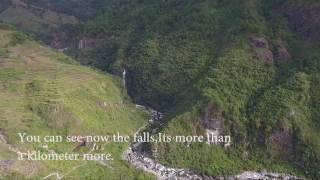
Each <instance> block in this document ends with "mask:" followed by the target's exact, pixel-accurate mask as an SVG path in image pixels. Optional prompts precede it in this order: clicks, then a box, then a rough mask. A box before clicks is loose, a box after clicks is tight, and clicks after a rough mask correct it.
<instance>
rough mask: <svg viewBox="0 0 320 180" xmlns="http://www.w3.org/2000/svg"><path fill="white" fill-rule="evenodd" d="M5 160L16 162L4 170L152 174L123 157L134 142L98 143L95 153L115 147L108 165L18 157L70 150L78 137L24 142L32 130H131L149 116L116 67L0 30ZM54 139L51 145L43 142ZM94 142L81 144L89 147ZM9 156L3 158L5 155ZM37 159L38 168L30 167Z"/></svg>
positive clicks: (71, 175) (32, 174) (36, 174)
mask: <svg viewBox="0 0 320 180" xmlns="http://www.w3.org/2000/svg"><path fill="white" fill-rule="evenodd" d="M0 42H1V43H0V48H1V49H4V51H5V52H6V53H7V55H6V57H1V58H0V127H1V128H0V135H1V141H2V140H3V138H5V140H6V141H7V143H2V142H1V143H0V160H8V161H5V162H8V163H11V164H12V165H10V167H9V168H8V169H5V170H3V169H1V170H0V174H1V176H0V178H5V179H6V178H8V179H24V178H28V179H41V178H42V177H45V176H47V175H49V174H50V173H54V172H58V173H59V174H60V175H62V176H64V177H65V178H66V179H102V178H105V177H108V178H110V179H121V178H130V179H153V177H152V176H149V175H146V174H145V173H143V172H142V171H139V170H136V169H134V168H131V167H130V166H128V165H127V164H126V162H124V161H123V160H122V153H123V152H124V150H126V148H127V147H128V145H129V144H123V143H109V144H99V143H98V144H97V145H98V146H100V147H101V148H100V149H98V150H95V151H94V152H93V153H111V154H112V156H113V158H114V161H109V162H108V164H107V165H106V166H103V165H100V164H99V163H98V162H95V161H63V162H62V161H18V160H17V154H16V152H15V151H22V152H26V151H28V150H39V151H41V152H48V151H55V152H57V153H65V152H67V153H71V152H73V150H74V149H75V147H77V146H78V145H79V144H78V143H47V144H46V143H44V142H42V143H20V142H19V136H18V134H17V133H19V132H25V133H27V134H30V135H40V136H45V135H63V136H67V135H108V134H114V133H116V132H119V133H120V134H123V135H130V134H133V133H134V132H135V131H137V129H138V128H140V127H141V126H143V124H144V123H145V121H146V120H147V118H148V115H147V114H145V112H141V111H140V110H138V109H136V108H135V106H134V105H133V104H132V103H131V102H130V100H129V98H128V97H127V95H126V94H125V93H124V91H123V88H122V87H121V82H120V80H119V79H118V78H117V77H115V76H111V75H107V74H105V73H102V72H99V71H96V70H93V69H91V68H86V67H83V66H80V65H77V63H75V62H74V60H72V59H71V58H69V57H67V56H65V55H63V54H59V53H57V52H54V51H53V50H51V49H49V48H45V47H42V46H41V45H39V44H37V43H35V42H33V41H31V40H29V39H28V38H27V39H26V38H25V35H23V34H21V33H17V32H13V31H8V30H0ZM12 42H14V43H12ZM45 145H48V148H45ZM91 146H92V145H89V146H87V147H82V148H81V149H80V150H79V153H80V154H82V153H87V152H89V151H90V149H91ZM3 162H4V161H3ZM29 167H32V168H29Z"/></svg>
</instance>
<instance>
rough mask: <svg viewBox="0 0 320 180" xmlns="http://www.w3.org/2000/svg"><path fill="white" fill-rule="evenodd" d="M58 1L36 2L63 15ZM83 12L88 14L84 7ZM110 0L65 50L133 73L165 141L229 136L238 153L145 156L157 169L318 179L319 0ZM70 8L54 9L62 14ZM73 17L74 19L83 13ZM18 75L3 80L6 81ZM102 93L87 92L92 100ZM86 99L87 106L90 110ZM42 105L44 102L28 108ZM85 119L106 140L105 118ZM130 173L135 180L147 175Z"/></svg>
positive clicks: (175, 148) (165, 149)
mask: <svg viewBox="0 0 320 180" xmlns="http://www.w3.org/2000/svg"><path fill="white" fill-rule="evenodd" d="M24 2H26V1H24ZM62 2H63V1H55V2H54V1H48V2H41V1H36V0H33V1H30V3H31V4H33V5H36V6H39V7H45V8H48V9H50V10H57V7H59V5H61V3H62ZM94 2H95V1H88V3H89V4H90V3H93V4H94ZM70 3H71V2H70ZM72 3H74V2H72ZM72 3H71V4H72ZM78 3H80V4H81V5H80V4H79V6H80V7H83V6H82V5H84V4H82V1H81V2H78ZM105 3H106V4H104V5H101V9H100V8H99V9H98V10H97V11H96V12H92V14H94V15H93V16H94V17H93V16H90V18H87V19H86V18H83V19H85V20H83V19H82V18H80V17H79V16H78V17H79V18H80V23H79V24H76V25H74V26H73V27H72V28H71V31H72V33H70V34H72V37H71V39H72V40H71V41H72V42H69V44H72V45H71V46H69V47H68V48H69V49H68V50H67V52H66V53H68V54H70V55H72V56H75V57H76V60H78V61H79V62H80V63H82V64H86V65H90V66H94V67H96V68H99V69H101V70H103V71H107V72H111V73H113V74H118V75H120V74H121V73H122V72H123V70H124V69H126V71H127V76H126V78H127V82H126V86H127V87H128V93H129V95H130V96H131V97H132V98H133V100H134V101H135V102H137V103H141V104H145V105H148V106H150V107H153V108H155V109H158V110H160V111H162V112H164V113H165V121H166V124H165V126H164V127H163V128H162V129H161V132H162V133H167V134H169V135H204V134H206V132H207V131H208V130H210V131H215V132H218V133H219V134H220V135H230V136H231V137H232V144H231V146H224V145H223V144H222V145H207V144H203V143H192V144H181V143H167V144H150V146H148V148H149V150H152V151H155V150H156V151H157V152H158V155H157V157H155V159H156V160H157V161H159V162H160V163H162V164H164V165H167V166H168V167H177V168H186V169H191V170H193V171H195V172H198V173H203V174H206V175H209V176H229V175H233V174H237V173H240V172H242V171H246V170H252V171H264V170H267V171H269V172H278V173H281V172H284V173H288V174H292V175H297V176H299V177H305V178H307V179H319V178H320V174H319V172H320V169H319V161H320V154H319V152H320V134H319V128H320V121H319V120H320V112H319V110H320V94H319V89H320V87H319V79H320V74H319V72H320V63H319V62H320V54H319V52H320V44H319V42H320V41H319V40H320V33H319V32H318V29H319V27H320V13H319V12H320V4H319V1H317V0H308V1H302V0H292V1H289V0H262V1H257V0H234V1H226V0H198V1H195V0H157V1H156V0H108V1H105ZM62 4H63V3H62ZM68 8H70V7H69V5H68V6H66V7H65V9H64V10H62V11H58V10H57V12H63V13H66V12H67V11H68ZM0 9H1V7H0ZM74 13H76V12H73V11H72V12H70V13H69V15H70V14H71V15H75V16H77V15H76V14H74ZM90 14H91V13H90ZM92 17H93V18H92ZM0 19H1V14H0ZM8 22H10V21H8ZM33 27H34V26H31V28H33ZM62 27H63V26H62ZM37 31H38V33H39V32H40V33H41V31H42V30H41V29H40V30H39V29H38V30H36V31H35V32H37ZM61 32H62V30H61ZM62 37H64V36H62ZM18 39H19V38H18ZM62 39H63V38H62ZM68 40H69V39H68ZM0 52H1V51H0ZM3 54H4V55H3V56H5V54H6V50H5V49H4V50H3ZM58 59H59V58H58ZM16 73H18V72H8V74H9V75H8V74H7V73H4V74H3V76H4V79H6V78H8V77H11V76H13V75H15V74H16ZM18 74H19V73H18ZM80 74H81V73H80ZM80 79H82V77H81V78H80ZM0 80H1V78H0ZM42 83H43V82H42V81H41V82H40V84H42ZM33 86H36V87H37V82H36V83H35V85H33V84H31V85H30V88H33ZM45 86H48V87H49V89H51V88H53V87H55V86H56V85H54V84H50V83H49V84H47V85H45ZM63 86H64V85H61V88H63ZM65 86H67V85H65ZM27 87H29V86H27ZM27 87H26V89H28V88H27ZM67 87H68V86H67ZM90 87H91V86H90ZM95 87H96V86H92V87H91V88H92V89H91V90H92V92H91V93H93V94H96V92H95V90H94V89H95ZM98 89H99V87H98ZM45 91H47V90H45ZM102 91H103V92H104V90H102ZM118 91H120V89H118V90H117V92H118ZM103 92H99V93H103ZM91 93H90V94H91ZM90 94H87V95H86V96H90V97H88V101H92V98H91V95H90ZM29 95H30V96H33V95H32V94H29ZM109 95H110V97H112V96H113V94H112V93H109ZM36 96H38V95H36ZM53 96H54V97H55V96H56V95H53ZM108 97H109V96H108ZM117 97H119V98H120V99H121V98H123V97H122V95H119V94H118V95H117ZM75 99H76V98H74V99H72V101H75V102H77V101H76V100H75ZM93 99H94V98H93ZM34 101H35V102H37V101H38V100H31V101H30V102H34ZM72 101H71V102H72ZM37 106H39V105H37V103H36V104H35V107H32V106H31V110H35V111H36V112H37V111H40V114H39V115H40V116H41V115H42V114H41V112H42V111H43V109H40V110H39V109H38V107H37ZM74 106H76V105H74ZM129 109H130V108H129ZM117 110H118V109H117ZM78 111H79V112H82V111H81V109H78ZM93 111H94V109H93ZM121 112H122V111H121ZM9 114H10V113H9ZM62 114H64V113H62ZM87 116H89V119H90V122H91V121H93V122H96V123H97V126H96V127H95V128H96V130H97V131H98V130H99V129H100V128H99V125H100V123H101V122H102V121H100V120H101V119H99V118H100V116H99V117H98V120H97V119H95V118H97V117H96V116H94V117H92V118H90V116H91V115H90V113H89V115H88V114H86V113H81V114H78V117H81V118H83V117H87ZM101 116H103V117H104V115H101ZM134 116H135V115H134ZM50 117H51V114H49V115H45V116H44V117H42V118H44V119H47V118H48V120H50ZM139 117H140V116H139V115H137V116H136V118H137V119H140V120H139V121H137V124H136V125H137V126H135V127H131V124H130V126H128V127H127V128H128V131H126V132H130V133H131V132H133V131H131V130H133V129H136V128H138V127H139V125H141V124H142V123H143V122H142V119H143V118H139ZM58 119H59V118H58ZM124 119H126V118H124ZM124 122H128V121H124ZM138 122H139V123H138ZM129 129H130V130H129ZM84 130H85V128H84ZM119 131H120V129H119ZM110 148H111V149H112V147H110ZM119 149H120V148H119ZM119 149H118V150H116V149H114V152H118V153H119V152H120V150H119ZM121 150H123V149H121ZM126 168H127V167H126ZM98 169H100V168H98ZM129 169H130V172H132V176H133V178H138V179H139V178H142V177H140V176H145V175H144V174H139V173H138V174H137V172H136V171H135V170H131V168H129ZM99 172H100V171H99ZM108 173H109V172H108ZM98 174H99V173H98ZM117 175H119V174H117ZM120 175H122V174H121V173H120ZM139 175H140V176H139ZM114 177H116V176H114ZM118 177H119V176H118Z"/></svg>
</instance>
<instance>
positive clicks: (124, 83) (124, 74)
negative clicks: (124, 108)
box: [122, 69, 127, 89]
mask: <svg viewBox="0 0 320 180" xmlns="http://www.w3.org/2000/svg"><path fill="white" fill-rule="evenodd" d="M126 74H127V71H126V69H123V72H122V84H123V87H124V89H125V88H126Z"/></svg>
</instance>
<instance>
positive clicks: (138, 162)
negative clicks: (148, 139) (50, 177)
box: [122, 69, 302, 180]
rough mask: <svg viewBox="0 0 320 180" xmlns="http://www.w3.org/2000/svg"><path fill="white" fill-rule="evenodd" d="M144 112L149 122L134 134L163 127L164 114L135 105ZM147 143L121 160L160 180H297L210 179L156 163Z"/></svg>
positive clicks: (265, 179) (272, 179)
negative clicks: (147, 147) (147, 115)
mask: <svg viewBox="0 0 320 180" xmlns="http://www.w3.org/2000/svg"><path fill="white" fill-rule="evenodd" d="M122 75H123V76H122V82H123V86H124V89H126V70H125V69H124V71H123V74H122ZM136 107H137V108H140V109H142V110H144V111H147V112H149V114H150V120H149V123H148V124H146V125H145V126H143V127H141V128H140V129H139V130H138V131H137V132H136V133H135V134H139V133H141V132H142V131H143V130H145V129H146V127H150V130H149V132H150V133H151V134H155V133H156V132H158V131H159V129H160V128H161V127H162V126H163V125H164V121H163V118H164V114H163V113H161V112H159V111H157V110H154V109H152V108H149V107H146V106H142V105H136ZM146 144H147V143H141V142H134V143H133V144H131V146H130V147H129V148H128V149H127V150H126V151H125V152H124V153H123V159H124V160H125V161H127V162H129V163H130V164H131V165H132V166H134V167H135V168H138V169H142V170H143V171H145V172H148V173H151V174H153V175H155V176H156V177H157V179H160V180H216V179H228V180H246V179H251V180H276V179H279V180H280V179H281V180H282V179H283V180H298V179H302V178H298V177H295V176H291V175H287V174H284V173H269V172H266V171H261V172H255V171H245V172H243V173H241V174H239V175H235V176H228V177H212V176H207V175H204V174H200V173H196V172H193V171H191V170H189V169H181V168H180V169H179V168H172V167H167V166H165V165H163V164H161V163H158V162H156V161H155V160H154V159H153V158H152V156H153V155H152V152H148V151H146V150H145V145H146Z"/></svg>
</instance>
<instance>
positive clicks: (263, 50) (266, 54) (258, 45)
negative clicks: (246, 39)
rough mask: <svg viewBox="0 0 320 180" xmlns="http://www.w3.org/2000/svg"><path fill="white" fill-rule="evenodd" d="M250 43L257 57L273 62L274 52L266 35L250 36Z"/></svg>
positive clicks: (260, 59) (263, 60)
mask: <svg viewBox="0 0 320 180" xmlns="http://www.w3.org/2000/svg"><path fill="white" fill-rule="evenodd" d="M250 45H251V48H252V49H253V52H254V55H255V58H256V59H258V60H259V61H261V62H264V63H267V64H273V61H274V57H273V53H272V51H271V50H270V48H269V42H268V40H267V39H266V38H264V37H257V36H252V37H250Z"/></svg>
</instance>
